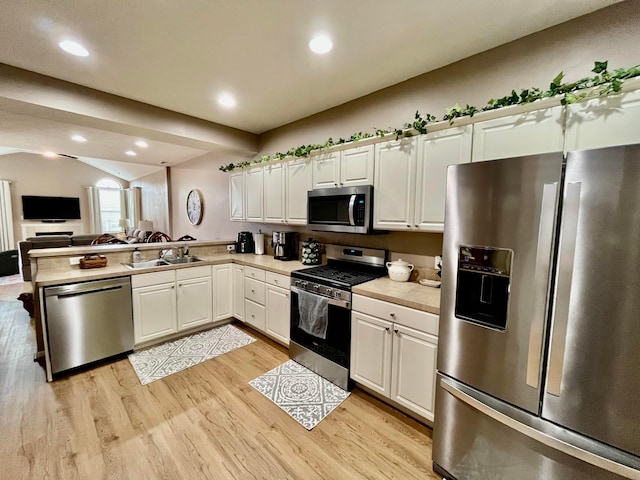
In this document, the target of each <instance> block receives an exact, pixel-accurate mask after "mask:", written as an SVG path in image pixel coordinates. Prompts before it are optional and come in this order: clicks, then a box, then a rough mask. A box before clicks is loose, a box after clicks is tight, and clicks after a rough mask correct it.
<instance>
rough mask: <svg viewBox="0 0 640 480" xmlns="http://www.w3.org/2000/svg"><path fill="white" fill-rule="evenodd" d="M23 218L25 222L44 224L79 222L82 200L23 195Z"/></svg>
mask: <svg viewBox="0 0 640 480" xmlns="http://www.w3.org/2000/svg"><path fill="white" fill-rule="evenodd" d="M22 218H23V219H24V220H42V221H43V222H55V221H63V220H77V219H79V218H80V199H79V198H78V197H41V196H36V195H23V196H22Z"/></svg>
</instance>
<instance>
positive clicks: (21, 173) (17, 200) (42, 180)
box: [0, 153, 129, 242]
mask: <svg viewBox="0 0 640 480" xmlns="http://www.w3.org/2000/svg"><path fill="white" fill-rule="evenodd" d="M103 178H111V179H113V180H115V181H116V182H118V183H119V184H120V185H122V187H123V188H127V187H128V186H129V184H128V182H125V181H124V180H122V179H120V178H117V177H114V176H112V175H109V174H108V173H105V172H103V171H102V170H98V169H97V168H94V167H92V166H90V165H87V164H85V163H82V162H79V161H77V160H72V159H69V158H63V157H56V158H45V157H43V156H42V155H36V154H32V153H12V154H8V155H0V179H2V180H10V181H11V182H12V183H11V203H12V209H13V227H14V237H15V239H16V242H18V241H19V240H23V239H22V229H21V223H22V199H21V197H22V195H43V196H51V197H79V198H80V216H81V220H80V221H81V222H82V223H83V225H84V231H85V233H88V232H89V204H88V200H87V193H86V190H85V188H84V187H86V186H91V185H95V184H96V182H98V180H101V179H103ZM63 225H64V224H61V227H60V228H61V230H64V226H63Z"/></svg>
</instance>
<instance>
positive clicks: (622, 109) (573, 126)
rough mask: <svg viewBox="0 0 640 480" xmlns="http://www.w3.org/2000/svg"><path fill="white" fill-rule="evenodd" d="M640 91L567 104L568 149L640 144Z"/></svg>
mask: <svg viewBox="0 0 640 480" xmlns="http://www.w3.org/2000/svg"><path fill="white" fill-rule="evenodd" d="M638 125H640V90H636V91H633V92H629V93H624V94H622V95H611V96H608V97H603V98H594V99H592V100H588V101H586V102H581V103H576V104H573V105H569V106H567V127H566V132H565V143H564V149H565V151H567V152H570V151H571V150H586V149H590V148H603V147H612V146H615V145H629V144H633V143H640V128H639V127H638Z"/></svg>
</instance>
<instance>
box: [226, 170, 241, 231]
mask: <svg viewBox="0 0 640 480" xmlns="http://www.w3.org/2000/svg"><path fill="white" fill-rule="evenodd" d="M229 210H230V215H231V220H232V221H236V222H242V221H244V173H243V172H239V173H232V174H231V175H229Z"/></svg>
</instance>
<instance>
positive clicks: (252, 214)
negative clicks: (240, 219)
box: [244, 168, 263, 222]
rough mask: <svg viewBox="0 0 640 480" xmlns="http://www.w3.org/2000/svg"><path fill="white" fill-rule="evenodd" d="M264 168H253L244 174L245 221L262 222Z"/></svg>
mask: <svg viewBox="0 0 640 480" xmlns="http://www.w3.org/2000/svg"><path fill="white" fill-rule="evenodd" d="M262 180H263V172H262V168H253V169H251V170H247V171H246V172H244V190H245V192H244V198H245V220H246V221H247V222H262V220H263V217H262V214H263V210H262V192H263V184H262Z"/></svg>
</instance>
